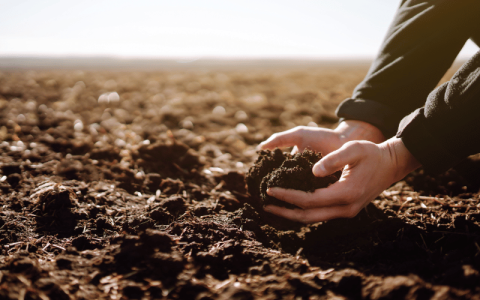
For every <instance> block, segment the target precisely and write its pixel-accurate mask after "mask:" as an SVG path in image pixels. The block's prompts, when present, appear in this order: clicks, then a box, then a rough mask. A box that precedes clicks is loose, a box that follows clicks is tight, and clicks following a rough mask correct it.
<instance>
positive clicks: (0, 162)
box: [0, 66, 480, 299]
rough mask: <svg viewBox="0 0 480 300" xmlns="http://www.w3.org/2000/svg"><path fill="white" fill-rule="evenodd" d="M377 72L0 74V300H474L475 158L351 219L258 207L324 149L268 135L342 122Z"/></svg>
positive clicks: (478, 244)
mask: <svg viewBox="0 0 480 300" xmlns="http://www.w3.org/2000/svg"><path fill="white" fill-rule="evenodd" d="M366 72H367V69H366V68H356V67H352V68H348V67H345V66H339V67H324V68H320V67H316V68H310V69H306V68H303V69H300V68H299V69H294V68H285V69H278V68H277V69H276V68H270V69H263V70H260V69H253V68H252V69H251V70H246V69H243V70H242V71H220V70H216V71H208V70H196V71H162V72H160V71H158V72H106V71H105V72H101V71H95V72H94V71H90V72H87V71H85V72H83V71H3V72H0V299H324V298H334V297H336V298H339V299H343V298H351V299H398V298H413V299H430V298H432V299H451V298H452V299H478V298H479V297H480V286H479V282H480V273H479V270H480V205H479V198H480V195H479V193H478V192H479V187H480V184H479V183H480V180H479V176H478V167H477V166H478V160H475V158H472V159H470V160H468V161H465V162H463V163H462V164H461V165H460V166H459V167H458V168H456V169H452V170H450V171H448V172H447V173H445V174H442V175H440V176H436V177H434V176H430V175H427V174H424V172H423V171H422V170H419V171H416V172H414V173H412V174H410V175H409V176H407V177H406V178H405V180H403V181H400V182H398V183H396V184H395V185H393V186H392V187H390V188H389V189H387V190H386V191H384V192H383V193H382V194H381V195H379V196H378V197H377V198H376V199H375V200H374V201H373V202H372V203H371V204H370V205H368V206H367V207H366V208H365V209H364V210H362V211H361V212H360V213H359V214H358V216H356V217H355V218H353V219H340V220H332V221H329V222H323V223H318V224H313V225H301V224H298V223H293V222H289V221H287V220H283V219H280V218H278V217H274V216H272V215H270V214H267V213H265V212H264V211H263V210H262V208H261V207H262V203H261V201H259V199H260V198H261V196H260V195H261V193H262V190H263V191H264V190H265V188H266V186H273V185H276V184H277V183H280V182H284V183H285V186H286V187H288V184H293V185H295V186H296V185H297V184H296V183H295V182H294V181H290V180H287V179H285V178H282V177H281V176H280V177H277V173H275V172H276V171H273V172H271V169H274V168H280V169H281V168H282V164H283V168H285V170H288V172H292V174H293V172H297V170H298V172H300V169H302V170H303V171H305V170H308V168H311V164H312V163H314V161H315V160H318V158H319V156H317V155H316V154H313V153H306V156H305V153H304V155H303V156H301V155H300V154H298V155H296V156H294V157H292V156H288V155H284V154H282V152H281V151H278V150H277V151H274V152H271V153H269V152H261V153H257V152H256V151H255V147H256V146H257V145H258V143H259V142H261V141H263V140H265V139H266V138H268V137H269V136H270V135H271V134H273V133H274V132H278V131H282V130H286V129H289V128H292V127H294V126H297V125H304V126H306V125H310V126H316V125H319V126H324V127H333V126H334V125H335V122H336V121H337V119H336V118H335V116H334V110H335V107H336V106H337V105H338V103H339V102H340V101H341V100H343V99H344V98H347V97H348V96H349V95H350V94H351V92H352V90H353V88H354V87H355V85H356V84H357V83H358V82H360V81H361V80H362V78H363V76H364V75H365V73H366ZM257 159H258V160H257ZM255 161H257V166H256V167H255V168H253V169H252V170H251V171H250V172H249V173H248V174H249V175H248V176H247V182H248V183H249V184H248V187H249V190H248V191H247V189H246V186H245V180H246V178H245V177H246V175H245V174H247V172H248V170H249V168H250V167H252V166H253V165H254V162H255ZM302 161H303V162H302ZM260 162H261V164H265V165H267V164H268V165H269V167H268V168H258V163H260ZM297 163H298V164H297ZM270 164H271V165H270ZM297 167H298V169H297ZM267 169H268V170H267ZM303 171H302V172H303ZM308 171H309V172H310V173H311V171H310V170H308ZM288 172H287V173H288ZM269 173H270V174H274V175H273V176H272V175H270V176H267V175H268V174H269ZM264 178H268V179H264ZM336 178H338V176H337V177H336ZM263 180H265V182H263ZM333 180H334V179H333V178H332V181H333ZM252 182H253V184H252ZM328 183H330V181H329V182H327V183H325V182H324V184H328ZM299 186H300V185H299ZM310 189H311V187H308V188H307V187H305V190H306V191H309V190H310ZM265 199H266V200H268V198H267V197H266V198H265Z"/></svg>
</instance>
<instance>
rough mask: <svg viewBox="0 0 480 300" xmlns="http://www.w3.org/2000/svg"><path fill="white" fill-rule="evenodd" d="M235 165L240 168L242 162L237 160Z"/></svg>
mask: <svg viewBox="0 0 480 300" xmlns="http://www.w3.org/2000/svg"><path fill="white" fill-rule="evenodd" d="M235 167H237V168H239V169H241V168H243V163H242V162H241V161H237V163H236V164H235Z"/></svg>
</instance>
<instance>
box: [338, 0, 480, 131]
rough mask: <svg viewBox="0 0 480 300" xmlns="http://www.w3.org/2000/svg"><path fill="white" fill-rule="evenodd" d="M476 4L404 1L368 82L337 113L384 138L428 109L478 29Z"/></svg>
mask: <svg viewBox="0 0 480 300" xmlns="http://www.w3.org/2000/svg"><path fill="white" fill-rule="evenodd" d="M479 13H480V1H477V0H462V1H451V0H437V1H423V2H422V3H418V1H415V2H414V1H404V2H403V3H402V6H401V7H400V8H399V10H398V12H397V14H396V16H395V18H394V20H393V22H392V25H391V27H390V28H389V30H388V32H387V35H386V38H385V41H384V42H383V44H382V46H381V48H380V52H379V54H378V56H377V58H376V59H375V61H374V62H373V64H372V66H371V68H370V71H369V72H368V74H367V75H366V77H365V79H364V81H363V82H362V83H360V84H359V85H358V86H357V88H356V89H355V91H354V92H353V95H352V98H350V99H347V100H345V101H344V102H343V103H342V104H341V105H340V106H339V108H338V109H337V115H338V117H340V118H345V119H350V120H361V121H365V122H368V123H370V124H372V125H374V126H376V127H377V128H379V129H380V130H381V131H382V132H383V134H384V136H385V137H386V138H389V137H391V136H393V135H395V133H396V132H397V128H398V124H399V122H400V120H401V119H402V118H403V117H404V116H406V115H407V114H409V113H411V112H412V111H413V110H415V109H416V108H418V107H421V106H423V105H424V103H425V99H426V98H427V95H428V94H429V93H430V91H432V90H433V89H434V88H435V86H436V85H437V84H438V82H439V81H440V79H441V78H442V77H443V76H444V74H445V72H446V71H447V70H448V68H450V66H451V64H452V63H453V61H454V59H455V57H456V56H457V54H458V52H459V51H460V50H461V49H462V47H463V45H464V43H465V42H466V41H467V39H468V38H469V37H470V36H471V35H472V34H473V32H472V31H473V30H474V29H475V28H477V27H478V26H477V25H476V24H475V22H477V21H476V19H477V16H478V14H479Z"/></svg>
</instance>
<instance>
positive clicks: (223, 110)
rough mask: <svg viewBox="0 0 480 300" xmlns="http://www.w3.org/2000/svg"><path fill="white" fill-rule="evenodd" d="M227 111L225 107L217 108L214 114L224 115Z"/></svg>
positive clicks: (213, 111)
mask: <svg viewBox="0 0 480 300" xmlns="http://www.w3.org/2000/svg"><path fill="white" fill-rule="evenodd" d="M226 113H227V111H226V110H225V108H224V107H223V106H220V105H219V106H216V107H215V108H214V109H213V110H212V114H214V115H224V114H226Z"/></svg>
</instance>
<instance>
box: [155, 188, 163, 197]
mask: <svg viewBox="0 0 480 300" xmlns="http://www.w3.org/2000/svg"><path fill="white" fill-rule="evenodd" d="M161 194H162V191H161V190H157V191H156V192H155V197H157V198H158V197H160V195H161Z"/></svg>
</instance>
